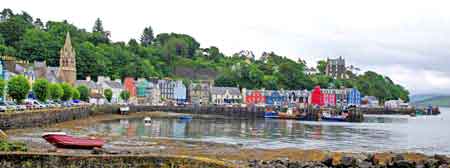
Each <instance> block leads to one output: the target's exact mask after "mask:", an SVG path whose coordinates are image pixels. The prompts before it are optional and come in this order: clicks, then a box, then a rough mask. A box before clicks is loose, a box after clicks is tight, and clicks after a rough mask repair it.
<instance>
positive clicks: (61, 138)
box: [42, 132, 105, 149]
mask: <svg viewBox="0 0 450 168" xmlns="http://www.w3.org/2000/svg"><path fill="white" fill-rule="evenodd" d="M42 138H44V139H45V140H46V141H47V142H49V143H51V144H53V145H55V146H56V147H58V148H75V149H92V148H101V147H102V146H103V144H104V143H105V141H103V140H102V139H92V138H77V137H73V136H70V135H67V134H66V133H64V132H50V133H44V134H43V135H42Z"/></svg>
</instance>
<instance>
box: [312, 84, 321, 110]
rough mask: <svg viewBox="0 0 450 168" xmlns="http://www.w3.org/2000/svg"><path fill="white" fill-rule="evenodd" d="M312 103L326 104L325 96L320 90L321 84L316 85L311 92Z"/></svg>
mask: <svg viewBox="0 0 450 168" xmlns="http://www.w3.org/2000/svg"><path fill="white" fill-rule="evenodd" d="M311 104H312V105H319V106H323V105H324V98H323V94H322V91H320V86H316V87H314V89H313V90H312V92H311Z"/></svg>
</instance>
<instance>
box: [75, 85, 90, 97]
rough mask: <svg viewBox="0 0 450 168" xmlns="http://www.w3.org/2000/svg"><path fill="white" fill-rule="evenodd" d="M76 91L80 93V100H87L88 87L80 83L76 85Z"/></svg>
mask: <svg viewBox="0 0 450 168" xmlns="http://www.w3.org/2000/svg"><path fill="white" fill-rule="evenodd" d="M77 90H78V92H79V93H80V100H82V101H89V88H88V87H87V86H85V85H80V86H78V87H77Z"/></svg>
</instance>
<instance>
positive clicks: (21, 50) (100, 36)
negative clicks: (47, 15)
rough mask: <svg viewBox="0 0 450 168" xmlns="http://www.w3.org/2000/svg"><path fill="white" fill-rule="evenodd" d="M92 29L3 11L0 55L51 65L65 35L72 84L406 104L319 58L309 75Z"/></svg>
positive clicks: (267, 56)
mask: <svg viewBox="0 0 450 168" xmlns="http://www.w3.org/2000/svg"><path fill="white" fill-rule="evenodd" d="M193 19H195V18H193ZM93 23H94V24H93V28H92V29H91V30H86V29H83V28H79V27H77V26H76V25H74V24H71V23H70V21H67V20H63V21H47V22H45V23H44V22H42V20H41V19H39V18H33V17H32V15H30V14H28V13H27V12H21V13H14V12H13V11H12V10H11V9H4V10H3V11H2V12H1V13H0V55H9V56H14V57H17V58H19V59H22V60H26V61H29V62H34V61H45V62H46V64H47V65H48V66H58V65H59V50H60V49H61V47H62V46H63V44H64V40H65V38H66V34H67V32H69V33H70V36H71V40H72V45H73V47H74V49H75V52H76V68H77V71H76V72H77V78H78V79H84V78H85V77H86V76H91V77H92V79H93V80H96V79H97V77H98V76H108V77H111V78H112V79H123V78H124V77H135V78H165V77H170V78H176V79H183V80H185V81H186V82H188V80H200V79H213V80H214V81H215V82H214V83H215V85H216V86H235V87H236V86H239V87H242V88H248V89H260V88H265V89H312V88H313V87H314V86H317V85H319V86H321V87H322V88H341V87H347V88H352V87H354V88H357V89H359V90H360V91H361V93H362V94H363V95H371V96H376V97H377V98H378V99H379V100H380V101H385V100H392V99H398V98H401V99H403V100H408V99H409V92H408V90H406V89H405V88H404V87H403V86H401V85H399V84H396V83H394V82H393V81H392V80H391V79H390V78H389V77H387V76H384V75H381V74H378V73H376V72H373V71H367V72H365V73H362V74H361V75H357V74H353V73H352V72H351V71H346V72H345V73H346V76H348V77H349V78H348V79H342V80H337V79H333V78H331V77H329V76H327V75H325V67H326V64H327V63H326V61H324V60H321V61H319V62H318V66H317V67H315V68H316V69H317V70H318V71H319V72H318V73H315V74H308V73H306V72H305V71H306V69H307V68H308V69H309V67H308V66H307V63H306V61H304V60H301V59H297V60H292V59H290V58H293V56H285V55H279V54H277V53H275V52H264V53H263V54H262V56H261V57H256V56H255V55H254V54H253V52H251V51H246V50H243V51H239V52H237V53H235V54H230V55H226V54H224V53H222V52H221V51H220V49H219V47H215V46H209V47H200V46H201V45H200V42H198V41H197V40H196V39H195V38H194V37H192V36H190V35H187V34H179V33H159V34H154V32H153V28H152V27H151V26H147V27H145V28H143V31H142V34H141V35H140V39H130V40H129V41H128V42H122V41H117V42H114V41H111V39H110V35H111V33H113V32H110V31H108V30H107V29H108V28H106V27H103V23H102V21H101V19H100V18H98V19H97V20H96V21H95V22H93ZM128 26H132V25H128ZM220 33H226V32H220Z"/></svg>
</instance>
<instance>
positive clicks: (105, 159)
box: [0, 153, 229, 168]
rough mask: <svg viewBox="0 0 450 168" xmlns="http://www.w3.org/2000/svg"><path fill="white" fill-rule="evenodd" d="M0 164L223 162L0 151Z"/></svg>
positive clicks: (205, 166) (34, 167)
mask: <svg viewBox="0 0 450 168" xmlns="http://www.w3.org/2000/svg"><path fill="white" fill-rule="evenodd" d="M0 167H2V168H18V167H20V168H53V167H61V168H65V167H67V168H73V167H89V168H107V167H111V168H112V167H155V168H156V167H160V168H166V167H167V168H171V167H196V168H197V167H198V168H210V167H211V168H225V167H229V166H226V165H225V163H223V162H220V161H216V160H211V159H202V158H191V157H179V156H149V155H146V156H139V155H134V156H132V155H82V156H81V155H64V154H35V153H0Z"/></svg>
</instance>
